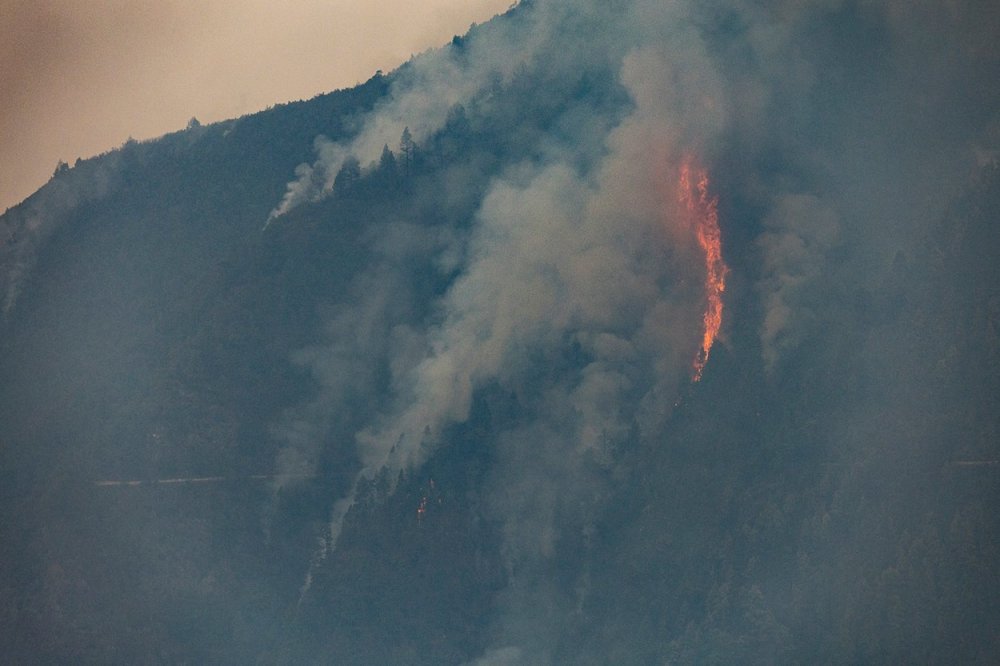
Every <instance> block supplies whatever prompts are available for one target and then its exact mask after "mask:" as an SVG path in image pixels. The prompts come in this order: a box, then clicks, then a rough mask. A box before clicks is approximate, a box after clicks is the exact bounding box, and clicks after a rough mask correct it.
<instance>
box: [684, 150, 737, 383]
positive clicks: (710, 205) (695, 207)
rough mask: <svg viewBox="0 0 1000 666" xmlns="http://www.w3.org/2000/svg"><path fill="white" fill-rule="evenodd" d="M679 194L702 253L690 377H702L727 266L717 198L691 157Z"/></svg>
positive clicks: (719, 323) (716, 330) (714, 332)
mask: <svg viewBox="0 0 1000 666" xmlns="http://www.w3.org/2000/svg"><path fill="white" fill-rule="evenodd" d="M678 185H679V187H678V198H679V201H680V203H681V205H683V206H684V208H685V209H686V211H687V214H688V216H689V218H690V222H691V224H692V226H694V231H695V236H696V238H697V239H698V246H699V247H700V248H701V251H702V252H704V254H705V314H704V315H703V317H702V321H703V323H704V332H703V334H702V340H701V349H699V350H698V353H697V354H696V355H695V358H694V362H693V364H692V365H693V368H692V373H691V380H692V381H695V382H696V381H698V380H700V379H701V373H702V371H703V370H704V369H705V364H706V363H707V362H708V355H709V353H710V352H711V351H712V345H713V344H714V343H715V338H716V336H718V334H719V328H720V327H721V326H722V292H724V291H725V290H726V274H727V273H728V272H729V267H728V266H726V263H725V262H724V261H723V260H722V232H721V231H720V230H719V199H718V198H717V197H710V196H709V194H708V172H707V171H706V170H704V169H698V170H697V173H694V174H692V168H691V164H690V161H685V162H684V164H683V165H682V166H681V174H680V182H679V184H678Z"/></svg>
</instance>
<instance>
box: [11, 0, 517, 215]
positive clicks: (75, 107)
mask: <svg viewBox="0 0 1000 666" xmlns="http://www.w3.org/2000/svg"><path fill="white" fill-rule="evenodd" d="M512 2H513V0H375V1H371V0H283V1H281V2H276V1H275V0H202V1H200V2H199V1H196V0H0V211H3V210H4V209H6V208H7V207H9V206H13V205H14V204H16V203H18V202H19V201H21V200H22V199H24V198H25V197H26V196H28V195H29V194H31V193H32V192H34V191H35V190H36V189H38V188H39V187H40V186H41V185H42V184H44V183H45V181H46V180H48V178H49V176H51V174H52V172H53V170H54V169H55V167H56V163H57V162H58V161H59V160H63V161H65V162H69V163H70V164H72V163H73V162H74V161H76V158H77V157H84V158H86V157H89V156H91V155H94V154H97V153H101V152H104V151H106V150H109V149H111V148H115V147H117V146H120V145H121V144H122V143H123V142H124V141H125V140H126V139H127V138H128V137H129V136H131V137H133V138H136V139H147V138H151V137H155V136H159V135H161V134H165V133H167V132H171V131H174V130H178V129H182V128H183V127H184V126H185V125H186V124H187V121H188V120H189V119H190V118H191V117H192V116H194V117H197V118H198V120H200V121H201V122H202V123H209V122H213V121H216V120H222V119H225V118H231V117H234V116H240V115H243V114H245V113H250V112H253V111H257V110H260V109H263V108H266V107H267V106H270V105H272V104H276V103H280V102H286V101H290V100H296V99H308V98H310V97H313V96H314V95H316V94H318V93H321V92H327V91H330V90H334V89H337V88H344V87H349V86H352V85H354V84H355V83H360V82H362V81H364V80H366V79H368V78H369V77H370V76H371V75H372V74H373V73H374V72H375V70H377V69H382V70H384V71H386V72H388V71H389V70H392V69H394V68H395V67H396V66H398V65H399V64H401V63H402V62H404V61H406V60H407V59H408V58H409V57H410V55H411V54H417V53H420V52H421V51H424V50H426V49H428V48H431V47H437V46H441V45H442V44H444V43H445V42H447V41H449V40H450V39H451V37H452V36H453V35H455V34H462V33H464V32H465V31H466V30H467V29H468V28H469V25H470V23H472V22H477V23H482V22H485V21H486V20H488V19H489V18H490V17H492V16H494V15H495V14H497V13H500V12H502V11H504V10H506V9H507V8H508V7H509V6H510V5H511V4H512Z"/></svg>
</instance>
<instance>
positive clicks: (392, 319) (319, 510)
mask: <svg viewBox="0 0 1000 666" xmlns="http://www.w3.org/2000/svg"><path fill="white" fill-rule="evenodd" d="M997 22H998V18H997V17H996V16H994V15H993V13H991V12H984V11H983V10H981V9H978V8H977V6H975V5H973V4H971V3H961V2H959V3H949V4H947V5H944V6H939V3H931V2H927V3H923V2H919V3H916V4H913V3H906V4H905V5H904V4H902V3H894V2H875V1H871V2H853V3H852V2H837V1H829V0H827V1H822V2H821V1H816V2H807V3H802V2H797V3H785V2H771V3H762V4H761V3H758V4H756V5H752V6H747V5H746V3H737V2H728V1H725V0H719V1H716V2H710V3H704V2H683V1H676V2H670V3H664V2H661V1H653V0H630V1H624V0H623V1H621V2H617V1H616V2H610V3H609V2H602V3H597V2H589V1H584V0H575V1H573V2H556V1H555V0H548V1H546V0H535V1H533V2H526V1H525V2H521V3H520V4H519V5H518V6H516V7H513V8H512V9H511V10H510V11H509V12H508V13H507V14H505V15H503V16H501V17H498V18H496V19H494V20H493V21H491V22H489V23H487V24H484V25H481V26H477V27H474V28H473V29H472V30H471V31H470V32H469V33H468V34H467V35H465V36H464V37H461V38H459V37H456V39H455V40H454V41H453V42H452V44H451V45H449V46H448V47H446V48H444V49H441V50H438V51H435V52H431V53H427V54H424V55H422V56H419V57H417V58H414V59H413V60H411V61H410V62H408V63H407V64H406V65H404V66H403V67H401V68H400V69H399V70H397V71H395V72H392V73H390V74H387V75H377V76H375V77H374V78H373V79H372V80H370V81H369V82H367V83H366V84H364V85H363V86H360V87H358V88H356V89H353V90H348V91H340V92H337V93H333V94H330V95H326V96H321V97H318V98H316V99H315V100H312V101H310V102H304V103H300V104H296V105H288V106H285V107H278V108H275V109H273V110H270V111H268V112H265V113H262V114H258V115H255V116H248V117H244V118H241V119H237V120H234V121H227V122H225V123H218V124H214V125H205V126H198V127H189V128H188V129H187V130H186V131H184V132H180V133H177V134H175V135H168V136H167V137H164V138H163V139H160V140H158V141H155V142H144V143H142V144H136V145H131V146H126V147H124V148H123V149H122V150H120V151H116V152H114V153H111V154H109V155H108V156H105V157H103V158H99V159H97V160H95V161H94V162H93V163H91V162H87V163H84V164H83V165H78V166H76V167H74V168H71V169H69V170H67V171H66V172H64V173H60V174H57V175H56V177H55V178H54V179H53V181H52V182H51V183H50V184H49V185H48V186H46V188H43V189H42V190H41V191H40V192H39V193H38V194H37V195H35V198H33V199H32V200H29V202H27V203H26V204H25V205H24V206H22V207H18V208H15V209H13V210H11V211H10V212H9V213H8V214H7V215H5V216H4V217H3V218H2V219H0V222H2V224H3V225H4V226H3V227H2V229H6V230H8V231H7V232H6V233H7V234H8V236H9V237H10V238H14V237H15V236H17V237H18V238H26V239H30V240H29V241H28V242H27V244H22V245H19V246H17V247H19V248H22V249H9V248H14V247H15V246H14V245H13V242H14V241H13V240H12V241H10V244H9V245H8V246H5V247H6V248H7V249H5V251H6V252H7V253H8V256H11V257H14V258H13V259H10V260H7V258H6V256H5V259H4V264H3V266H2V268H3V275H4V280H5V281H4V285H5V286H6V288H7V292H8V294H11V293H13V294H15V295H17V294H19V295H18V296H17V297H16V300H15V297H14V296H9V295H8V301H9V303H8V305H7V313H6V319H5V320H4V323H3V326H4V327H5V329H4V330H5V333H4V335H5V340H7V342H5V343H4V346H3V347H2V349H0V369H2V370H3V371H4V372H5V373H6V374H5V376H9V377H11V378H12V381H11V382H10V383H9V385H8V386H7V387H5V388H3V389H2V392H0V417H2V418H0V423H2V424H3V425H2V426H0V437H2V441H3V442H4V448H3V458H2V464H3V467H2V469H3V471H4V473H5V474H8V475H10V476H11V478H17V479H26V480H25V481H22V482H21V484H22V486H23V490H18V491H17V492H16V493H14V494H13V495H12V496H11V497H10V498H9V499H6V500H5V502H6V503H5V504H4V505H3V511H4V514H5V520H6V521H7V522H6V523H5V524H9V525H16V526H17V528H16V529H19V530H21V533H22V534H24V535H25V538H24V539H22V540H20V543H23V544H24V545H23V547H14V546H6V548H7V549H8V550H9V551H10V552H9V554H10V557H9V558H6V559H5V560H4V561H7V562H9V563H10V564H8V565H6V567H7V568H6V569H3V570H0V582H2V585H3V588H2V591H5V592H9V593H10V598H16V599H19V600H23V602H22V605H21V606H19V607H18V608H27V609H30V612H29V611H23V610H18V608H12V609H8V610H6V611H5V613H6V614H7V617H6V619H7V621H8V622H9V623H13V624H11V626H16V627H18V632H17V635H18V636H21V635H24V636H30V635H45V634H48V633H50V632H56V633H58V634H59V635H60V637H61V638H60V640H59V641H57V642H54V643H53V644H52V646H51V647H49V648H46V649H47V650H49V652H47V653H46V654H47V655H50V656H52V657H53V658H67V657H69V656H77V657H79V656H83V657H86V658H91V659H123V658H125V659H144V658H145V659H149V658H161V659H168V660H169V659H206V658H207V659H217V660H221V661H233V662H240V661H246V660H248V659H256V660H259V661H264V662H269V661H288V660H292V661H334V662H337V663H455V664H458V663H470V664H471V663H475V664H522V663H524V664H554V663H662V662H670V663H673V662H677V663H783V662H791V663H799V662H819V663H841V662H865V663H869V662H889V663H905V662H933V663H949V662H954V661H960V662H971V663H987V662H988V661H989V660H990V656H991V655H995V654H996V652H997V650H998V649H1000V645H998V642H1000V636H998V635H997V634H996V631H995V629H993V627H995V626H997V620H998V619H1000V614H998V609H997V607H996V604H995V601H993V600H994V599H995V598H996V593H997V592H998V591H1000V580H998V579H997V576H996V574H995V571H996V568H995V564H996V563H997V554H998V553H997V552H996V543H997V541H998V536H1000V532H998V528H1000V525H998V520H997V516H996V515H995V512H994V511H993V510H992V507H993V506H994V505H995V502H996V500H997V499H998V491H1000V486H998V479H997V477H996V474H995V472H994V471H992V470H994V467H991V465H992V464H993V463H992V462H991V461H995V460H996V459H997V458H1000V451H998V450H997V440H996V437H994V436H993V435H995V433H996V431H997V414H1000V409H997V405H996V402H997V395H998V392H997V389H998V387H997V385H996V379H995V378H996V377H997V376H1000V375H998V373H997V370H1000V368H998V367H997V363H998V359H1000V355H998V354H1000V353H998V350H1000V340H998V339H997V336H996V330H997V326H1000V320H998V317H1000V309H998V307H997V303H998V302H1000V291H998V289H1000V281H998V279H997V278H998V276H997V274H996V269H995V268H994V263H995V262H994V261H993V258H994V256H995V253H996V250H997V249H1000V247H998V243H997V240H998V239H997V237H996V233H995V232H994V230H993V229H994V227H995V224H993V223H994V222H995V218H996V215H997V211H998V210H1000V207H998V203H1000V200H998V197H1000V179H998V176H997V168H996V153H995V151H996V149H997V144H996V141H997V129H996V128H997V123H998V115H997V114H998V112H1000V104H998V102H1000V100H998V95H1000V92H998V91H996V90H995V86H993V85H992V84H991V82H992V81H995V80H996V78H997V74H1000V71H998V70H1000V48H998V47H997V46H996V45H995V43H994V41H993V40H992V39H991V38H990V35H995V34H997V33H998V29H1000V26H998V25H997ZM692 163H695V164H697V165H700V166H703V167H704V168H705V169H706V170H707V172H708V173H709V174H710V180H709V185H708V191H707V193H706V197H712V198H716V197H717V200H718V204H717V205H718V222H719V227H720V230H721V242H722V257H721V259H722V260H724V262H725V264H724V265H721V264H719V265H717V266H716V268H717V272H718V276H724V277H725V291H724V292H722V291H721V289H720V290H718V291H717V292H716V294H715V295H716V296H718V295H719V294H720V293H721V295H722V302H723V309H722V323H721V328H720V329H719V331H718V336H715V337H714V347H713V349H712V353H711V355H710V356H709V360H708V363H707V365H706V366H705V367H704V369H703V371H702V372H699V373H698V376H699V377H700V378H701V379H700V381H698V382H692V359H695V358H697V357H698V355H699V354H703V353H705V352H706V351H707V350H704V349H703V339H704V332H705V329H704V326H705V312H706V301H707V300H708V299H709V298H710V295H709V294H708V293H707V292H706V256H705V247H704V242H701V243H700V242H699V239H698V237H697V234H696V233H695V230H694V228H693V227H692V224H691V221H690V211H689V210H688V208H687V203H686V202H685V201H682V200H681V198H680V197H679V195H678V192H679V188H678V183H679V182H680V181H681V179H682V174H683V173H684V169H685V168H686V165H689V164H692ZM98 184H101V185H100V187H98ZM67 188H69V189H67ZM65 192H75V193H77V194H75V195H74V196H73V197H68V198H67V197H66V196H65ZM706 200H707V199H706ZM35 219H37V220H40V221H41V222H39V223H32V222H31V220H35ZM262 226H263V230H262ZM37 229H44V233H42V232H41V231H37ZM17 242H19V243H24V242H25V241H22V240H19V241H17ZM710 262H711V260H709V263H710ZM718 276H717V277H718ZM709 281H710V280H709ZM10 285H15V287H14V288H13V291H12V287H10ZM39 331H47V332H48V333H46V334H45V335H41V336H39V335H38V332H39ZM95 369H96V370H95ZM32 452H36V453H32ZM959 463H976V464H959ZM188 473H190V475H191V476H203V477H212V478H216V477H218V478H234V479H235V478H243V479H246V478H253V479H260V480H261V482H259V483H254V484H246V483H243V484H237V483H232V484H229V485H226V484H222V486H221V487H218V488H214V489H212V490H204V491H202V490H199V491H198V492H201V493H203V494H201V495H195V494H193V491H191V490H177V489H174V488H166V487H163V488H159V487H157V486H155V485H149V486H138V487H136V489H135V490H134V491H132V490H127V489H126V488H127V487H119V486H107V487H105V486H100V487H94V486H93V481H94V480H96V479H106V478H134V479H140V478H146V479H149V478H158V477H159V478H182V477H185V476H188ZM165 485H169V484H165ZM178 485H183V484H178ZM139 488H141V489H142V492H145V493H146V494H145V495H142V496H141V499H139V500H130V499H128V498H129V497H134V496H127V495H125V494H123V493H126V492H139ZM154 489H155V490H154ZM113 492H114V493H119V494H118V495H113V494H111V493H113ZM167 493H172V494H167ZM39 498H41V500H39ZM209 499H211V502H210V501H209ZM67 503H70V504H72V506H73V507H74V509H73V511H71V512H67V511H66V510H65V509H64V507H65V506H66V505H67ZM165 507H166V508H169V509H171V511H166V510H165ZM177 516H181V517H183V519H181V518H178V517H177ZM8 517H9V519H8ZM100 525H113V526H114V529H113V530H112V533H111V536H109V537H107V538H105V539H104V540H102V541H100V542H95V541H94V539H95V537H94V536H93V535H95V534H97V533H98V532H97V531H96V530H97V529H98V526H100ZM136 526H139V527H138V528H137V527H136ZM136 529H137V530H138V534H139V536H133V535H132V533H131V532H130V530H136ZM127 557H128V558H130V561H134V562H137V563H138V564H136V565H135V568H134V569H130V570H129V572H128V573H127V574H126V575H125V576H123V577H122V580H121V582H117V581H113V580H109V579H108V576H109V574H108V573H107V572H108V571H109V570H111V568H112V567H114V566H115V564H116V563H119V562H121V561H124V559H125V558H127ZM25 580H34V581H39V582H38V583H37V585H36V584H29V583H25V582H24V581H25ZM167 581H175V582H176V581H180V583H179V584H176V585H168V584H167ZM150 594H155V595H159V598H161V599H163V600H164V601H163V602H162V603H159V604H153V603H152V602H150V601H149V600H148V597H149V595H150ZM109 603H110V604H111V607H113V608H141V609H143V610H144V611H146V612H145V614H135V613H130V614H126V613H125V612H116V611H113V610H108V606H107V605H102V604H109ZM150 609H153V610H150ZM198 613H201V614H206V613H207V614H208V617H210V621H209V625H210V629H209V630H205V631H198V630H197V629H196V628H194V627H192V626H190V623H187V624H186V623H185V620H184V618H189V617H193V616H194V615H196V614H198ZM144 618H148V619H144ZM115 635H118V636H124V638H123V639H121V641H122V642H121V643H119V644H115V643H114V641H113V638H112V637H113V636H115ZM95 636H96V637H97V638H96V639H94V640H91V639H89V638H87V637H95ZM19 641H20V642H19ZM88 641H89V642H88ZM28 644H29V641H28V640H27V639H23V640H22V639H19V638H14V639H9V642H8V644H7V647H6V649H7V650H8V651H9V652H10V654H14V655H20V654H26V650H27V647H26V646H27V645H28ZM154 651H155V652H154ZM150 655H153V657H150ZM157 655H158V656H157Z"/></svg>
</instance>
